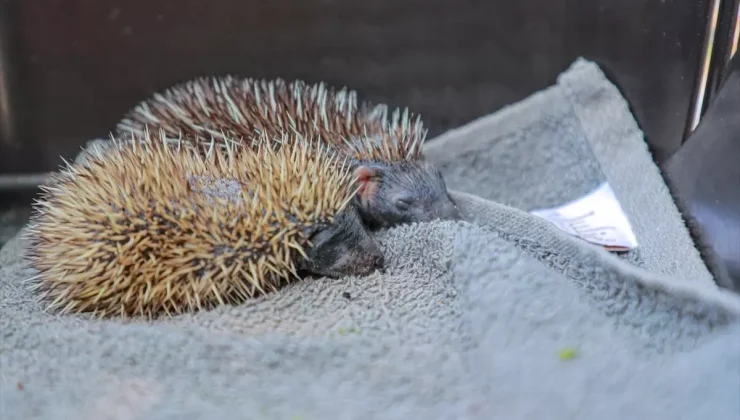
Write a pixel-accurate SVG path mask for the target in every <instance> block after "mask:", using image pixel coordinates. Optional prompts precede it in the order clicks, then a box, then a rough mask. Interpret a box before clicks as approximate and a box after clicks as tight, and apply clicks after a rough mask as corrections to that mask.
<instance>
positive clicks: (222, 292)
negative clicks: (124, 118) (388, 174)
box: [26, 131, 383, 318]
mask: <svg viewBox="0 0 740 420" xmlns="http://www.w3.org/2000/svg"><path fill="white" fill-rule="evenodd" d="M286 135H287V134H286ZM261 138H262V139H263V140H262V142H261V144H260V145H259V146H258V147H254V148H245V150H242V151H239V150H238V148H239V147H240V146H239V145H238V144H236V145H233V147H231V146H230V147H228V148H220V147H212V148H211V150H209V151H208V153H201V152H199V151H198V150H196V149H195V148H193V147H188V146H187V144H186V143H181V142H180V143H178V142H174V141H173V139H171V138H169V137H167V135H166V133H164V132H163V131H162V132H159V133H153V134H150V133H149V132H148V131H147V132H146V133H144V134H143V135H141V136H133V137H130V138H128V139H123V140H122V139H119V138H116V137H115V136H112V146H111V147H110V148H109V149H107V150H106V152H105V153H104V154H98V156H94V157H92V158H90V160H88V161H87V162H86V163H85V164H84V165H83V164H71V165H70V164H67V165H66V167H64V168H62V170H60V171H59V172H56V173H54V175H53V177H54V179H53V180H52V181H51V183H50V184H49V185H46V186H44V187H42V193H41V196H40V197H39V198H38V199H37V200H36V202H35V203H34V212H33V214H32V217H31V221H30V223H29V226H28V229H27V233H26V237H27V239H28V240H29V246H28V252H27V254H26V259H27V260H28V261H29V262H30V266H31V267H33V268H35V269H36V270H37V275H36V276H34V277H33V278H32V279H30V280H31V284H32V289H33V290H35V291H40V292H39V293H40V300H41V301H46V302H47V303H48V304H47V309H48V310H59V311H60V313H70V312H73V313H81V312H92V313H96V314H98V315H99V316H100V317H103V316H112V315H121V316H124V317H127V316H145V317H149V318H154V317H157V316H159V315H160V314H162V313H164V314H168V315H174V314H180V313H183V312H185V311H195V310H202V309H210V308H213V307H215V306H216V305H224V304H229V303H239V302H242V301H244V300H245V299H247V298H250V297H253V296H256V295H258V294H264V293H268V292H274V291H276V290H278V288H279V287H281V286H282V285H284V284H286V283H288V282H290V281H292V280H296V279H298V278H300V277H302V276H305V275H310V274H314V275H321V276H327V277H340V276H344V275H355V276H362V275H367V274H369V273H371V272H373V271H374V270H376V269H382V267H383V254H382V252H381V251H380V249H379V248H378V246H377V244H376V243H375V241H374V240H373V239H372V238H371V237H370V236H369V234H368V232H367V231H366V229H365V228H364V226H363V225H362V223H361V219H360V217H359V215H358V214H357V211H356V209H354V208H353V207H352V206H351V205H349V203H350V201H351V199H352V197H353V194H355V193H356V186H355V185H354V184H353V183H352V180H353V178H352V172H351V170H350V169H349V166H348V165H347V162H346V158H345V159H343V158H341V156H339V155H337V154H332V153H329V152H328V149H327V148H326V147H323V146H322V145H321V144H320V143H319V142H317V141H313V140H312V139H310V138H306V139H302V140H301V141H294V142H287V141H285V142H283V143H285V144H284V145H283V146H281V147H272V146H271V144H275V143H274V142H273V141H272V140H270V141H267V138H266V137H265V136H261ZM237 152H238V153H237ZM225 181H228V182H229V186H230V188H232V193H231V194H230V195H229V194H226V193H224V194H222V195H219V194H214V193H209V192H208V189H209V188H213V187H214V185H215V184H216V183H218V182H225Z"/></svg>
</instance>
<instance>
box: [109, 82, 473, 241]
mask: <svg viewBox="0 0 740 420" xmlns="http://www.w3.org/2000/svg"><path fill="white" fill-rule="evenodd" d="M147 127H149V128H151V129H164V130H165V131H166V132H167V133H168V134H169V135H171V136H178V135H182V136H184V137H185V138H190V139H195V140H196V141H198V139H205V140H206V141H209V140H210V139H211V138H216V139H221V140H222V141H224V140H225V139H227V138H231V139H241V140H242V141H244V140H246V141H249V138H250V137H251V136H253V135H254V134H255V133H266V134H268V135H270V136H276V135H280V133H281V132H297V133H300V134H302V135H304V136H306V135H308V136H312V137H317V136H318V137H319V138H320V139H321V141H323V142H324V143H325V144H327V145H329V146H331V147H333V148H334V149H336V150H338V151H339V152H341V153H343V154H345V155H347V156H349V157H350V163H351V167H352V170H353V172H354V175H355V176H356V178H357V180H358V181H359V184H360V188H359V190H358V193H357V195H356V196H355V200H354V204H355V206H356V207H357V208H358V211H359V212H360V214H361V216H362V219H363V221H364V222H365V224H366V225H368V226H369V227H371V228H376V227H390V226H394V225H397V224H400V223H410V222H425V221H431V220H435V219H458V218H459V213H458V210H457V207H456V206H455V203H454V202H453V200H452V199H451V198H450V196H449V194H448V192H447V188H446V185H445V181H444V179H443V177H442V175H441V173H440V172H439V170H438V169H437V168H435V167H434V165H432V164H431V163H429V162H427V161H426V160H425V159H424V156H423V154H422V151H421V146H422V143H423V142H424V140H425V137H426V130H425V129H424V127H423V124H422V122H421V119H420V117H419V116H416V117H414V116H413V115H411V114H410V113H409V111H408V109H406V110H404V111H403V112H401V110H400V109H395V110H394V111H392V112H389V110H388V107H387V106H385V105H372V104H370V103H369V102H362V103H358V101H357V93H356V92H355V91H352V90H348V89H346V88H344V89H341V90H336V89H333V88H331V87H329V86H327V85H325V84H323V83H318V84H307V83H305V82H303V81H300V80H298V81H293V82H290V83H288V82H286V81H284V80H282V79H275V80H270V81H267V80H256V79H249V78H245V79H241V78H236V77H232V76H225V77H213V78H200V79H195V80H191V81H189V82H185V83H182V84H178V85H175V86H173V87H171V88H170V89H168V90H166V91H164V92H162V93H156V94H154V95H153V96H152V97H151V98H149V99H147V100H145V101H143V102H141V103H139V104H138V105H137V106H136V107H135V108H134V109H133V110H131V111H130V112H128V113H127V114H126V115H125V117H124V118H123V119H122V120H121V121H120V122H119V123H118V125H117V126H116V130H117V134H118V135H127V133H138V134H141V133H143V132H144V131H145V130H146V129H147Z"/></svg>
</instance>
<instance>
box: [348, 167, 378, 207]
mask: <svg viewBox="0 0 740 420" xmlns="http://www.w3.org/2000/svg"><path fill="white" fill-rule="evenodd" d="M354 175H355V177H356V178H357V183H358V184H359V187H360V188H359V190H358V191H357V195H358V196H359V198H360V200H361V201H362V202H366V201H368V200H370V199H371V198H372V197H373V196H375V194H376V193H377V192H378V187H379V186H380V172H379V171H378V169H376V168H371V167H370V166H367V165H359V166H357V167H355V170H354Z"/></svg>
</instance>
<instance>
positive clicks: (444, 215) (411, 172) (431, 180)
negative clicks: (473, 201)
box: [353, 160, 460, 228]
mask: <svg viewBox="0 0 740 420" xmlns="http://www.w3.org/2000/svg"><path fill="white" fill-rule="evenodd" d="M353 167H354V174H355V177H356V178H357V182H358V184H359V188H358V192H357V195H356V196H355V203H356V204H357V208H358V211H359V212H360V214H361V217H362V219H363V220H364V222H365V223H366V224H367V225H368V226H369V227H370V228H382V227H391V226H394V225H398V224H403V223H412V222H431V221H433V220H459V219H460V212H459V210H458V208H457V204H456V203H455V202H454V201H453V199H452V198H451V197H450V195H449V192H448V191H447V186H446V185H445V180H444V178H443V177H442V174H441V172H440V171H439V170H438V169H437V168H436V167H435V166H434V165H432V164H430V163H428V162H426V161H424V160H417V161H412V162H367V161H358V162H356V163H355V165H353Z"/></svg>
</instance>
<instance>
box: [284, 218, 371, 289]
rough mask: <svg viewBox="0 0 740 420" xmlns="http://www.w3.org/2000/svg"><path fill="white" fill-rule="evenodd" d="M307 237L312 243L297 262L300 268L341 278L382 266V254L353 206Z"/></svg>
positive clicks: (365, 272) (364, 272)
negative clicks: (304, 256)
mask: <svg viewBox="0 0 740 420" xmlns="http://www.w3.org/2000/svg"><path fill="white" fill-rule="evenodd" d="M310 240H311V243H312V244H313V246H312V247H310V248H309V249H307V250H305V253H306V256H308V260H305V259H302V258H301V259H300V260H299V261H298V264H297V265H298V268H299V269H300V270H303V271H307V272H310V273H313V274H318V275H323V276H327V277H342V276H347V275H354V276H363V275H367V274H370V273H371V272H373V271H374V270H382V268H383V265H384V258H383V253H382V252H381V251H380V248H378V245H377V244H376V243H375V241H374V240H373V238H372V237H370V234H368V232H367V230H365V227H364V226H363V225H362V221H361V219H360V216H359V214H358V213H357V210H356V209H355V208H354V207H352V206H348V207H347V208H346V209H345V210H344V211H342V212H341V213H339V214H337V215H336V216H335V222H334V223H333V224H331V225H327V226H324V227H322V228H319V229H318V230H317V231H316V232H314V233H313V235H312V236H311V237H310Z"/></svg>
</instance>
